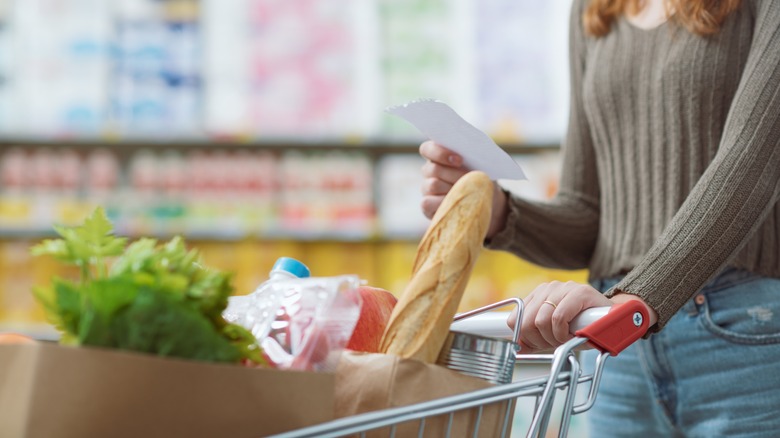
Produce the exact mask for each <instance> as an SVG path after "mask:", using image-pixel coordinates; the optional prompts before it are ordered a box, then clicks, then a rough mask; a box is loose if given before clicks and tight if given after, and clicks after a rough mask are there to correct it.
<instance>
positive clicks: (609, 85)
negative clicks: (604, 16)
mask: <svg viewBox="0 0 780 438" xmlns="http://www.w3.org/2000/svg"><path fill="white" fill-rule="evenodd" d="M585 3H586V1H584V0H575V3H574V6H573V8H572V9H573V12H572V20H571V29H570V33H571V35H570V52H571V53H570V68H571V92H572V95H571V103H570V104H571V111H570V117H569V126H568V132H567V135H566V139H565V141H564V144H563V145H562V150H563V167H562V174H561V175H562V176H561V183H560V190H559V193H558V194H557V195H556V197H555V198H554V199H552V200H551V201H546V202H532V201H529V200H525V199H522V198H520V197H518V196H516V195H514V194H511V193H509V195H510V196H509V204H508V205H509V212H508V217H507V222H506V227H505V228H504V229H503V230H501V231H499V232H498V233H497V234H496V235H494V236H493V238H492V240H491V241H490V242H488V247H489V248H493V249H502V250H507V251H510V252H512V253H515V254H517V255H519V256H520V257H523V258H525V259H527V260H529V261H531V262H533V263H536V264H539V265H542V266H546V267H552V268H559V269H582V268H587V269H588V270H589V275H590V278H591V279H598V278H607V277H612V276H615V275H618V274H622V273H626V272H627V275H626V276H625V277H624V278H623V280H622V281H620V283H619V284H618V285H617V286H616V287H615V288H614V289H612V290H610V291H608V292H607V295H608V296H612V295H614V293H616V292H617V291H623V292H627V293H631V294H636V295H638V296H640V297H641V298H642V299H644V300H645V302H646V303H647V304H648V305H650V306H651V307H652V308H653V309H655V310H656V312H658V315H659V324H658V326H657V329H660V328H661V327H663V325H664V324H665V323H666V322H667V321H668V320H669V319H670V318H671V317H672V316H673V315H674V313H675V312H676V311H677V310H679V309H680V308H681V307H682V306H683V305H684V304H685V302H686V301H687V300H689V299H690V298H691V297H692V296H693V295H694V294H695V293H696V292H697V291H699V290H700V289H701V288H702V287H703V286H704V285H705V284H707V283H708V281H709V280H711V279H712V278H713V277H715V276H716V275H717V274H718V273H719V272H720V271H721V270H722V269H723V268H725V267H727V266H732V267H736V268H740V269H745V270H748V271H751V272H754V273H756V274H760V275H764V276H770V277H780V204H778V200H780V1H776V0H743V1H742V4H741V6H740V8H739V9H738V10H736V11H735V12H734V13H732V14H731V15H730V16H729V17H728V18H727V19H726V21H725V22H724V24H723V26H722V28H721V30H720V31H719V32H718V33H716V34H714V35H712V36H708V37H702V36H698V35H695V34H693V33H691V32H689V31H687V30H686V29H685V28H684V27H682V26H681V25H678V24H676V23H675V22H674V20H673V19H671V20H669V21H667V22H666V23H664V24H662V25H660V26H659V27H657V28H653V29H650V30H643V29H640V28H638V27H635V26H634V25H632V24H631V23H629V22H628V21H626V20H625V18H623V19H619V20H617V21H616V22H615V23H613V25H612V28H611V31H610V32H609V33H608V34H607V35H606V36H603V37H592V36H590V35H586V34H585V32H584V30H583V26H582V13H583V9H584V6H585ZM778 299H780V296H778Z"/></svg>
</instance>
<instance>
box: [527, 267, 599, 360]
mask: <svg viewBox="0 0 780 438" xmlns="http://www.w3.org/2000/svg"><path fill="white" fill-rule="evenodd" d="M610 304H611V301H610V300H609V299H608V298H606V297H604V296H603V295H602V294H601V293H600V292H598V291H597V290H595V289H593V288H592V287H590V286H589V285H586V284H580V283H575V282H566V283H561V282H557V281H555V282H551V283H545V284H542V285H539V286H538V287H537V288H536V289H534V291H533V292H531V294H530V295H529V296H528V297H527V298H526V300H525V312H524V315H523V322H522V325H521V340H522V341H523V344H525V345H526V346H528V349H530V350H533V351H538V350H549V349H553V348H555V347H558V346H559V345H561V344H563V343H565V342H566V341H568V340H570V339H572V337H573V336H572V334H571V333H570V332H569V324H570V323H571V321H572V320H573V319H574V318H575V317H576V316H577V315H579V314H580V313H581V312H582V311H583V310H585V309H587V308H590V307H597V306H609V305H610Z"/></svg>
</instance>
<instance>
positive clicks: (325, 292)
mask: <svg viewBox="0 0 780 438" xmlns="http://www.w3.org/2000/svg"><path fill="white" fill-rule="evenodd" d="M359 285H360V279H359V278H358V277H356V276H351V275H344V276H338V277H310V278H297V279H286V280H280V281H274V282H273V283H269V284H268V287H264V288H262V289H261V290H258V291H257V292H254V293H252V294H250V295H247V296H245V297H235V298H236V299H231V301H230V304H229V305H228V308H227V309H226V310H225V312H224V313H223V316H224V317H225V319H227V320H228V321H230V322H234V323H236V324H240V325H242V326H243V327H246V328H247V329H248V330H250V331H251V332H252V334H253V335H254V336H255V338H257V340H258V342H259V344H260V346H261V347H262V348H263V350H264V352H265V355H266V357H267V359H268V361H269V362H270V363H271V364H272V365H274V366H275V367H277V368H280V369H293V370H309V371H333V370H335V367H336V364H337V362H338V355H339V354H340V353H341V351H343V349H344V346H345V345H346V344H347V342H348V341H349V338H350V336H351V335H352V331H353V330H354V328H355V324H356V323H357V320H358V317H359V316H360V295H359V293H358V286H359Z"/></svg>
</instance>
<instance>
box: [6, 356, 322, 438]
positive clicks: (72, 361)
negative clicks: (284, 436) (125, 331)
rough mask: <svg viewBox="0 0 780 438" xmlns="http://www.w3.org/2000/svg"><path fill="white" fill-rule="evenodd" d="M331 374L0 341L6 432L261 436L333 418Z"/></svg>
mask: <svg viewBox="0 0 780 438" xmlns="http://www.w3.org/2000/svg"><path fill="white" fill-rule="evenodd" d="M333 386H334V375H333V374H325V373H307V372H295V371H279V370H265V369H250V368H245V367H241V366H238V365H222V364H210V363H202V362H195V361H185V360H174V359H165V358H160V357H156V356H150V355H144V354H136V353H129V352H120V351H111V350H101V349H92V348H83V347H79V348H75V347H61V346H58V345H55V344H46V343H40V344H38V345H14V346H0V437H3V438H17V437H20V438H21V437H24V438H39V437H40V438H60V437H67V438H69V437H74V438H76V437H78V438H90V437H100V438H105V437H112V438H114V437H134V438H135V437H145V438H146V437H188V438H192V437H223V436H224V437H231V438H232V437H253V438H257V437H261V436H266V435H270V434H274V433H279V432H283V431H287V430H292V429H298V428H301V427H304V426H308V425H312V424H316V423H321V422H325V421H328V420H331V419H333Z"/></svg>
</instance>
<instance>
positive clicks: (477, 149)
mask: <svg viewBox="0 0 780 438" xmlns="http://www.w3.org/2000/svg"><path fill="white" fill-rule="evenodd" d="M386 111H387V112H388V113H390V114H394V115H396V116H398V117H401V118H402V119H404V120H406V121H407V122H409V123H411V124H412V125H414V126H415V127H416V128H417V129H418V130H419V131H420V132H421V133H422V134H423V135H425V136H426V137H428V138H429V139H431V140H433V141H435V142H436V143H438V144H440V145H442V146H444V147H446V148H447V149H449V150H451V151H453V152H457V153H458V154H459V155H460V156H461V157H463V164H464V166H465V167H466V168H468V169H471V170H481V171H482V172H485V173H486V174H487V175H488V176H489V177H490V179H492V180H497V179H514V180H519V179H526V177H525V173H523V169H521V168H520V165H519V164H517V162H515V160H513V159H512V157H510V156H509V154H507V153H506V151H504V150H503V149H501V148H500V147H499V146H498V145H497V144H496V143H495V142H494V141H493V140H492V139H491V138H490V137H489V136H488V135H487V134H485V133H484V132H482V131H480V130H479V129H477V128H475V127H474V126H472V125H471V124H470V123H468V122H467V121H465V120H463V118H462V117H461V116H459V115H458V113H456V112H455V111H454V110H453V109H452V108H450V107H449V106H448V105H447V104H446V103H444V102H439V101H437V100H415V101H413V102H409V103H407V104H405V105H398V106H394V107H390V108H388V109H387V110H386Z"/></svg>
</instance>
